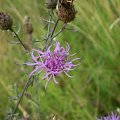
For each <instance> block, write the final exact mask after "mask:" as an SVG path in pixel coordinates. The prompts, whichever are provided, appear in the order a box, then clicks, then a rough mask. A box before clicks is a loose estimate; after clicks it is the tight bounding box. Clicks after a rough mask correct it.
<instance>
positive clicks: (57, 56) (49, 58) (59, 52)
mask: <svg viewBox="0 0 120 120" xmlns="http://www.w3.org/2000/svg"><path fill="white" fill-rule="evenodd" d="M51 47H52V45H51V46H50V47H49V48H48V49H47V51H45V52H42V51H40V50H36V49H33V52H32V53H31V56H32V59H33V61H34V63H26V64H27V65H28V66H35V68H34V70H33V71H32V72H31V73H30V75H29V77H31V76H32V75H33V74H34V73H35V72H38V73H40V72H41V71H44V72H45V76H44V77H43V80H44V79H46V80H47V82H46V86H45V88H46V87H47V84H48V82H49V81H50V79H51V78H53V80H54V82H55V83H56V84H57V83H58V82H57V81H56V79H55V76H58V75H60V74H61V73H63V72H64V73H65V74H66V75H67V76H68V77H71V76H70V75H69V74H68V71H70V70H74V68H73V67H75V66H77V65H74V64H73V61H75V60H78V59H79V58H75V59H73V60H72V61H70V57H71V56H73V55H74V54H73V55H70V54H69V49H70V47H69V44H67V47H66V49H65V48H64V47H61V46H60V43H59V42H57V43H56V47H55V49H54V51H53V52H51V50H50V48H51ZM34 53H37V55H36V56H35V55H34Z"/></svg>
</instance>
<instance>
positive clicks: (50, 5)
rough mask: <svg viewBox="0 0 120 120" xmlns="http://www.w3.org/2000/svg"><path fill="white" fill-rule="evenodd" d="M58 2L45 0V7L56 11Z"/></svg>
mask: <svg viewBox="0 0 120 120" xmlns="http://www.w3.org/2000/svg"><path fill="white" fill-rule="evenodd" d="M57 2H58V0H45V6H46V7H47V8H48V9H56V6H57Z"/></svg>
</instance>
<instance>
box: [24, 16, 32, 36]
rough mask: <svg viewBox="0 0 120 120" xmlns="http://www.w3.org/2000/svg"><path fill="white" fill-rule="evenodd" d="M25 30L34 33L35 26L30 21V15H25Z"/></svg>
mask: <svg viewBox="0 0 120 120" xmlns="http://www.w3.org/2000/svg"><path fill="white" fill-rule="evenodd" d="M24 26H25V32H26V33H28V34H32V33H33V27H32V24H31V23H30V18H29V17H28V16H25V25H24Z"/></svg>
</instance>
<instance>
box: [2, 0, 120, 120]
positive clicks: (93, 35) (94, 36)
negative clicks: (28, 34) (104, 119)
mask: <svg viewBox="0 0 120 120" xmlns="http://www.w3.org/2000/svg"><path fill="white" fill-rule="evenodd" d="M74 5H75V8H76V11H77V14H76V18H75V20H74V21H72V22H71V23H68V27H69V28H73V29H74V30H75V31H74V32H73V31H70V30H64V32H63V33H62V34H60V35H59V36H57V38H56V40H57V41H60V42H61V44H62V45H63V46H65V44H66V43H65V41H67V42H68V43H69V44H70V47H71V49H70V53H71V54H73V53H77V54H76V57H80V58H81V60H80V61H79V62H80V63H81V64H80V65H79V66H78V67H77V69H75V70H74V71H72V72H70V74H71V75H74V77H73V78H68V77H67V76H65V75H62V76H61V78H58V79H57V80H58V81H61V82H62V85H55V84H54V83H53V81H52V80H51V81H50V83H49V85H48V87H47V90H45V89H44V86H45V83H46V81H42V82H41V78H39V79H38V80H37V81H35V82H34V85H33V87H32V86H31V87H29V89H28V90H27V92H26V94H25V95H24V97H23V100H22V102H21V103H20V106H19V109H18V112H19V118H23V117H25V116H27V115H29V117H30V120H95V119H96V118H97V117H100V116H101V115H107V114H110V113H111V112H112V111H113V112H116V111H117V109H119V108H120V0H76V1H75V2H74ZM0 11H5V12H7V13H9V14H10V15H11V16H12V18H13V20H14V29H15V30H16V31H17V30H18V29H20V32H19V33H18V35H19V36H20V37H21V39H22V41H24V40H25V35H24V30H23V24H24V16H26V15H28V16H30V18H31V23H32V25H33V28H34V32H33V39H36V40H39V41H42V39H43V37H44V36H43V35H44V34H45V33H46V31H47V30H46V29H44V26H45V24H46V23H45V21H43V19H46V20H48V19H49V16H48V10H47V9H46V8H45V6H44V1H43V0H0ZM55 14H56V12H55ZM61 25H62V22H60V23H59V25H58V26H57V29H60V28H61ZM13 41H14V38H13V36H12V35H11V33H10V32H6V31H1V30H0V95H1V96H0V120H3V119H4V118H5V116H6V114H7V112H8V111H9V109H10V108H11V109H13V108H14V107H15V104H16V102H15V101H14V100H12V101H11V100H10V96H14V95H15V91H14V88H15V87H18V92H21V90H22V89H23V87H24V84H25V82H26V81H27V79H28V76H27V74H26V73H29V72H30V71H31V69H30V70H29V68H28V67H26V66H19V65H16V64H15V63H23V62H26V61H27V57H26V56H25V54H24V51H23V48H22V47H21V46H20V45H14V44H11V42H13ZM43 43H44V42H43V41H42V42H38V43H36V44H37V46H39V48H40V47H42V46H43Z"/></svg>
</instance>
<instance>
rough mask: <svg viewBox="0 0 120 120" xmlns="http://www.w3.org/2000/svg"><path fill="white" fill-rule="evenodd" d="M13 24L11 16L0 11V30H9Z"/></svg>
mask: <svg viewBox="0 0 120 120" xmlns="http://www.w3.org/2000/svg"><path fill="white" fill-rule="evenodd" d="M12 25H13V20H12V18H11V17H10V16H9V15H8V14H7V13H4V12H0V29H1V30H11V29H12Z"/></svg>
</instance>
